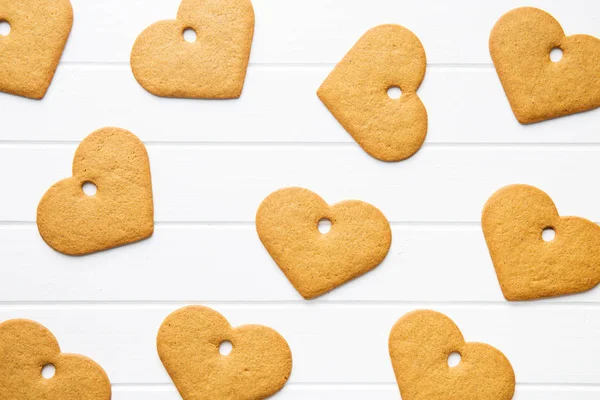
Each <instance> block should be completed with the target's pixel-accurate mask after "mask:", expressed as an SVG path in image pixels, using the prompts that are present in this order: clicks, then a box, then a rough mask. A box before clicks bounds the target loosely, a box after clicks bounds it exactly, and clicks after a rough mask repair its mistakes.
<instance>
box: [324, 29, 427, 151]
mask: <svg viewBox="0 0 600 400" xmlns="http://www.w3.org/2000/svg"><path fill="white" fill-rule="evenodd" d="M426 65H427V61H426V57H425V50H424V49H423V46H422V45H421V42H420V41H419V39H418V38H417V37H416V36H415V35H414V34H413V33H412V32H411V31H409V30H408V29H406V28H404V27H402V26H399V25H380V26H377V27H375V28H373V29H371V30H369V31H368V32H367V33H365V34H364V35H363V36H362V37H361V38H360V39H359V40H358V42H357V43H356V44H355V45H354V47H352V49H350V51H349V52H348V53H347V54H346V56H345V57H344V58H343V59H342V61H340V63H339V64H338V65H337V66H336V67H335V69H334V70H333V71H332V72H331V74H329V76H328V77H327V79H325V81H324V82H323V84H322V85H321V87H320V88H319V90H318V91H317V95H318V96H319V98H320V99H321V101H322V102H323V104H325V106H326V107H327V108H328V109H329V111H330V112H331V113H332V114H333V116H334V117H335V118H336V119H337V120H338V121H339V123H340V124H341V125H342V126H343V127H344V129H346V131H348V133H350V135H352V137H353V138H354V140H356V142H357V143H358V144H359V145H360V146H361V147H362V148H363V149H364V150H365V151H366V152H367V153H368V154H370V155H371V156H373V157H375V158H377V159H379V160H382V161H401V160H404V159H406V158H408V157H410V156H412V155H413V154H415V153H416V152H417V151H418V150H419V149H420V148H421V145H422V144H423V142H424V141H425V136H426V135H427V110H426V109H425V106H424V105H423V103H422V102H421V99H419V96H418V95H417V93H416V92H417V89H418V88H419V86H420V85H421V82H423V78H424V76H425V68H426ZM390 88H399V89H400V90H401V91H402V95H401V96H400V98H398V99H395V98H390V96H389V95H388V90H389V89H390Z"/></svg>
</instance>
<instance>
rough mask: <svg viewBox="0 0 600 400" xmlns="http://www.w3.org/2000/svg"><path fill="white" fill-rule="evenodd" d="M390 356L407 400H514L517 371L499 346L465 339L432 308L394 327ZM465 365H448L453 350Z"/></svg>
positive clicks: (401, 390)
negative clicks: (499, 349) (515, 371)
mask: <svg viewBox="0 0 600 400" xmlns="http://www.w3.org/2000/svg"><path fill="white" fill-rule="evenodd" d="M389 348H390V357H391V358H392V365H393V367H394V372H395V374H396V380H397V381H398V387H399V388H400V394H401V396H402V400H432V399H435V400H457V399H461V400H510V399H512V397H513V394H514V392H515V373H514V371H513V368H512V366H511V365H510V362H509V361H508V359H507V358H506V357H505V356H504V354H502V353H501V352H500V351H498V350H497V349H495V348H494V347H492V346H490V345H487V344H484V343H475V342H469V343H467V342H465V340H464V338H463V336H462V333H461V332H460V330H459V329H458V327H457V326H456V325H455V324H454V322H452V320H451V319H450V318H448V317H446V316H445V315H443V314H440V313H438V312H435V311H430V310H418V311H413V312H410V313H408V314H406V315H404V316H403V317H402V318H400V319H399V320H398V322H396V324H395V325H394V327H393V328H392V332H391V333H390V339H389ZM452 353H458V354H460V357H461V360H460V363H459V364H458V365H456V366H454V367H451V366H449V365H448V358H449V356H450V354H452Z"/></svg>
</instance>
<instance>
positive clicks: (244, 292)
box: [0, 0, 600, 400]
mask: <svg viewBox="0 0 600 400" xmlns="http://www.w3.org/2000/svg"><path fill="white" fill-rule="evenodd" d="M72 3H73V8H74V11H75V24H74V28H73V32H72V34H71V37H70V39H69V42H68V45H67V49H66V51H65V53H64V56H63V59H62V62H61V64H60V65H59V69H58V72H57V74H56V77H55V80H54V82H53V84H52V86H51V87H50V90H49V92H48V95H47V96H46V98H45V99H44V100H43V101H32V100H27V99H22V98H18V97H14V96H9V95H5V94H0V171H2V172H1V173H0V187H1V188H2V196H0V243H2V244H1V245H0V246H1V247H0V250H1V251H0V268H1V270H2V272H3V273H2V279H0V320H5V319H8V318H15V317H24V318H32V319H35V320H37V321H39V322H41V323H43V324H45V325H46V326H47V327H48V328H50V329H51V330H52V331H53V332H54V333H55V334H56V336H57V337H58V339H59V342H60V344H61V346H62V348H63V350H64V351H67V352H78V353H82V354H86V355H88V356H90V357H92V358H94V359H95V360H97V361H98V362H99V363H100V364H101V365H102V366H103V367H104V368H105V370H106V371H107V373H108V374H109V376H110V378H111V381H112V382H113V384H114V399H115V400H142V399H144V400H176V399H178V398H179V396H178V394H177V392H176V391H175V390H174V388H173V386H172V384H171V383H170V381H169V379H168V376H167V375H166V373H165V372H164V370H163V368H162V366H161V364H160V361H159V360H158V357H157V355H156V351H155V343H154V342H155V335H156V331H157V329H158V326H159V325H160V323H161V321H162V320H163V318H164V317H166V316H167V315H168V313H169V312H170V311H172V310H174V309H176V308H178V307H181V306H184V305H187V304H205V305H208V306H211V307H214V308H216V309H217V310H219V311H221V312H223V313H224V315H225V316H226V317H227V318H228V319H229V320H230V321H231V322H232V323H233V324H235V325H237V324H245V323H263V324H266V325H269V326H272V327H273V328H275V329H277V330H278V331H279V332H280V333H281V334H282V335H284V336H285V337H286V339H287V340H288V341H289V343H290V346H291V348H292V351H293V357H294V370H293V374H292V377H291V379H290V383H289V384H288V385H287V386H286V387H285V388H284V390H283V391H282V392H280V393H279V394H278V395H276V396H275V398H277V399H281V400H300V399H306V398H311V399H318V400H320V399H332V400H338V399H340V400H341V399H344V400H355V399H356V400H358V399H383V400H388V399H389V400H391V399H399V398H400V396H399V394H398V391H397V387H396V385H395V382H394V378H393V371H392V368H391V363H390V361H389V356H388V353H387V337H388V334H389V331H390V329H391V327H392V325H393V323H394V322H395V321H396V320H397V319H398V318H399V317H401V316H402V315H403V314H404V313H405V312H408V311H411V310H413V309H416V308H433V309H436V310H439V311H442V312H445V313H447V314H448V315H449V316H450V317H451V318H453V319H454V320H455V322H456V323H457V324H458V325H459V326H460V328H461V329H462V331H463V333H464V335H465V337H466V339H467V340H472V341H482V342H487V343H490V344H492V345H494V346H496V347H498V348H499V349H500V350H502V351H503V352H504V353H505V354H506V355H507V356H508V357H509V359H510V360H511V362H512V363H513V366H514V368H515V371H516V374H517V380H518V386H517V394H516V396H515V399H516V400H592V399H594V400H595V399H598V398H600V340H599V338H600V305H599V304H598V302H600V289H598V288H596V289H594V290H592V291H590V292H587V293H584V294H581V295H576V296H568V297H563V298H558V299H551V300H544V301H538V302H527V303H508V302H506V301H504V300H503V297H502V294H501V292H500V289H499V287H498V283H497V281H496V278H495V274H494V271H493V267H492V265H491V261H490V259H489V254H488V252H487V249H486V247H485V241H484V240H483V235H482V233H481V229H480V226H479V217H480V213H481V209H482V207H483V204H484V203H485V201H486V200H487V198H488V197H489V196H490V195H491V194H492V193H493V192H494V191H495V190H496V189H498V188H500V187H501V186H503V185H505V184H510V183H529V184H533V185H536V186H538V187H540V188H541V189H543V190H545V191H547V192H548V194H550V196H551V197H553V199H554V200H555V202H556V204H557V206H558V208H559V211H560V212H561V214H563V215H580V216H584V217H587V218H589V219H592V220H594V221H600V207H598V204H600V191H599V190H598V185H597V184H596V182H595V179H594V177H595V174H596V172H597V171H598V170H600V145H599V144H600V131H599V127H600V111H598V110H596V111H592V112H588V113H584V114H579V115H575V116H570V117H567V118H562V119H559V120H555V121H548V122H544V123H540V124H536V125H533V126H521V125H519V124H518V123H517V121H516V120H515V119H514V117H513V116H512V113H511V111H510V108H509V106H508V102H507V101H506V98H505V97H504V94H503V91H502V88H501V87H500V84H499V82H498V78H497V76H496V74H495V71H494V68H493V66H492V65H491V60H490V57H489V54H488V50H487V41H488V35H489V31H490V29H491V28H492V26H493V24H494V23H495V21H496V20H497V19H498V18H499V17H500V16H501V15H502V14H503V13H504V12H506V11H508V10H510V9H511V8H513V7H517V6H521V5H525V4H524V3H522V2H520V1H516V0H503V1H480V0H455V1H445V0H422V1H407V0H370V1H368V2H366V1H359V0H352V1H349V0H305V1H292V0H254V1H253V3H254V7H255V11H256V24H257V25H256V35H255V38H254V44H253V48H252V56H251V66H250V68H249V71H248V77H247V82H246V86H245V89H244V93H243V95H242V97H241V98H240V99H239V100H233V101H198V100H173V99H161V98H157V97H153V96H152V95H150V94H148V93H146V92H145V91H144V90H143V89H142V88H141V87H139V85H137V83H136V82H135V79H134V78H133V76H132V74H131V72H130V70H129V66H128V59H129V51H130V49H131V45H132V44H133V41H134V40H135V38H136V36H137V35H138V34H139V33H140V32H141V31H142V30H143V29H144V28H145V27H146V26H147V25H149V24H150V23H152V22H154V21H156V20H159V19H166V18H173V17H174V16H175V14H176V11H177V7H178V4H179V0H103V1H96V2H91V1H87V0H72ZM527 5H534V6H538V7H541V8H544V9H546V10H547V11H549V12H551V13H552V14H553V15H554V16H555V17H556V18H557V19H558V20H559V21H560V22H561V23H562V25H563V27H564V29H565V31H566V32H567V34H572V33H587V34H591V35H595V36H600V3H599V2H596V1H590V0H571V1H569V2H565V1H562V0H537V1H533V0H532V1H529V2H528V3H527ZM390 22H393V23H399V24H402V25H404V26H406V27H408V28H410V29H411V30H413V32H415V33H416V34H417V35H418V36H419V37H420V39H421V40H422V42H423V45H424V47H425V50H426V52H427V57H428V61H429V65H428V70H427V75H426V78H425V81H424V83H423V86H422V88H421V89H420V91H419V95H420V96H421V98H422V99H423V101H424V103H425V105H426V107H427V109H428V113H429V122H430V129H429V134H428V137H427V141H426V144H425V145H424V147H423V149H422V150H421V151H420V152H419V153H417V155H416V156H415V157H413V158H411V159H410V160H408V161H405V162H402V163H397V164H384V163H381V162H378V161H375V160H374V159H372V158H370V157H369V156H367V155H366V154H365V153H364V152H363V151H362V150H361V149H360V148H359V147H358V146H357V145H356V144H355V143H354V142H353V141H352V139H351V137H350V136H349V135H348V134H347V133H346V132H345V131H344V130H343V129H342V128H341V127H340V126H339V125H338V124H337V122H336V121H335V119H334V118H333V117H332V116H331V115H330V114H329V112H328V111H327V110H326V109H325V107H324V106H323V105H322V104H321V103H320V102H319V100H318V98H317V97H316V94H315V92H316V89H317V88H318V86H319V85H320V83H321V81H322V80H323V79H324V78H325V77H326V76H327V74H328V72H329V71H330V70H331V68H333V66H334V65H335V63H336V62H337V61H339V59H341V57H342V56H343V55H344V54H345V53H346V51H347V50H348V49H349V48H350V47H351V46H352V44H353V43H354V42H355V41H356V40H357V39H358V38H359V37H360V35H362V34H363V33H364V31H366V30H367V29H369V28H371V27H373V26H375V25H378V24H381V23H390ZM111 125H112V126H120V127H123V128H127V129H130V130H131V131H132V132H134V133H135V134H136V135H138V136H139V137H140V138H141V139H142V140H144V141H145V142H146V143H147V147H148V151H149V154H150V160H151V168H152V175H153V185H154V195H155V207H156V220H157V226H156V232H155V235H154V236H153V237H152V238H151V239H150V240H147V241H144V242H141V243H139V244H135V245H131V246H126V247H123V248H119V249H114V250H111V251H107V252H103V253H100V254H95V255H91V256H88V257H80V258H72V257H66V256H63V255H60V254H57V253H56V252H54V251H53V250H51V249H50V248H48V247H47V246H46V245H45V243H44V242H43V241H42V240H41V239H40V237H39V234H38V233H37V229H36V226H35V210H36V207H37V202H38V201H39V198H40V197H41V196H42V194H43V193H44V192H45V190H46V189H47V188H48V187H49V186H50V185H51V184H52V183H53V182H55V181H57V180H59V179H61V178H64V177H67V176H69V175H70V168H71V160H72V157H73V152H74V150H75V148H76V147H77V144H78V143H79V141H80V140H81V139H83V138H84V137H85V136H86V135H87V134H89V133H90V132H91V131H93V130H95V129H97V128H101V127H103V126H111ZM289 185H299V186H305V187H307V188H310V189H311V190H314V191H316V192H317V193H319V194H321V195H322V196H323V197H324V198H325V199H326V200H327V201H329V202H336V201H340V200H343V199H348V198H355V199H361V200H365V201H368V202H371V203H372V204H374V205H376V206H377V207H379V208H380V209H381V210H382V211H383V212H384V213H385V214H386V215H387V216H388V218H389V219H390V221H391V222H392V226H393V243H392V248H391V251H390V254H389V256H388V258H387V259H386V260H385V262H384V263H383V264H382V265H381V266H380V267H379V268H377V269H376V270H374V271H373V272H371V273H369V274H367V275H366V276H364V277H362V278H360V279H358V280H356V281H353V282H351V283H350V284H348V285H345V286H344V287H342V288H340V289H338V290H336V291H334V292H332V293H330V294H329V295H326V296H324V297H322V298H319V299H318V300H316V301H312V302H306V301H304V300H301V298H300V296H299V295H298V294H297V293H296V292H295V290H294V289H293V288H292V287H291V285H290V284H289V283H288V282H287V280H286V279H285V277H284V276H283V275H282V273H281V272H280V271H279V269H278V268H277V267H276V266H275V265H274V263H273V261H272V260H271V259H270V257H269V256H268V254H267V253H266V252H265V250H264V249H263V247H262V246H261V244H260V241H259V240H258V238H257V236H256V234H255V232H254V223H253V220H254V213H255V211H256V208H257V207H258V204H259V203H260V201H261V200H262V199H263V198H264V197H265V196H267V195H268V194H269V193H270V192H271V191H273V190H275V189H278V188H281V187H285V186H289Z"/></svg>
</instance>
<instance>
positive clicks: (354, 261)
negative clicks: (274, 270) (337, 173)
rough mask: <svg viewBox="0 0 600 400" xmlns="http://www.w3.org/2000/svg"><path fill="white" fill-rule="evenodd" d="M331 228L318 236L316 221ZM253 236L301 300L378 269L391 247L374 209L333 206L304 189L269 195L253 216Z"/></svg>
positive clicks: (359, 203)
mask: <svg viewBox="0 0 600 400" xmlns="http://www.w3.org/2000/svg"><path fill="white" fill-rule="evenodd" d="M321 220H329V221H330V222H331V229H330V230H329V232H327V233H326V234H323V233H321V232H320V231H319V229H318V226H319V221H321ZM256 231H257V232H258V236H259V238H260V240H261V242H262V243H263V245H264V246H265V248H266V249H267V251H268V252H269V254H270V255H271V257H272V258H273V260H274V261H275V262H276V263H277V265H278V266H279V268H280V269H281V270H282V271H283V273H284V274H285V275H286V276H287V278H288V279H289V281H290V282H291V283H292V285H293V286H294V287H295V288H296V290H298V292H299V293H300V294H301V295H302V296H303V297H304V298H306V299H312V298H315V297H318V296H321V295H323V294H325V293H327V292H329V291H330V290H332V289H334V288H336V287H338V286H340V285H342V284H344V283H346V282H348V281H350V280H351V279H354V278H356V277H358V276H360V275H363V274H364V273H366V272H368V271H370V270H372V269H374V268H375V267H377V266H378V265H379V264H380V263H381V262H382V261H383V260H384V258H385V257H386V255H387V253H388V251H389V249H390V246H391V243H392V231H391V229H390V224H389V222H388V221H387V219H386V218H385V216H384V215H383V213H382V212H381V211H379V210H378V209H377V208H375V207H374V206H372V205H370V204H368V203H365V202H362V201H357V200H347V201H342V202H340V203H337V204H335V205H333V206H330V205H328V204H327V203H326V202H325V201H324V200H323V199H322V198H321V197H319V196H318V195H317V194H315V193H313V192H311V191H310V190H307V189H303V188H297V187H293V188H286V189H280V190H278V191H276V192H274V193H272V194H270V195H269V196H268V197H267V198H266V199H265V200H263V202H262V204H261V205H260V207H259V208H258V211H257V213H256Z"/></svg>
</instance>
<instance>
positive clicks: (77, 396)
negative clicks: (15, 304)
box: [0, 319, 111, 400]
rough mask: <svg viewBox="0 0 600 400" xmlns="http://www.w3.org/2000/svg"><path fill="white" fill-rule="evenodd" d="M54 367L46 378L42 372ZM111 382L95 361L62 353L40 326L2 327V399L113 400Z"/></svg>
mask: <svg viewBox="0 0 600 400" xmlns="http://www.w3.org/2000/svg"><path fill="white" fill-rule="evenodd" d="M46 365H53V366H54V367H55V373H54V376H52V377H50V378H45V377H44V376H43V375H42V369H43V367H44V366H46ZM110 398H111V387H110V381H109V380H108V377H107V376H106V373H105V372H104V370H103V369H102V368H101V367H100V366H99V365H98V364H96V363H95V362H94V361H92V360H90V359H89V358H87V357H84V356H80V355H77V354H65V353H61V352H60V347H59V346H58V342H57V341H56V338H55V337H54V336H53V335H52V333H51V332H50V331H49V330H48V329H46V328H45V327H43V326H42V325H40V324H38V323H37V322H33V321H29V320H24V319H13V320H9V321H6V322H3V323H2V324H0V399H6V400H9V399H10V400H30V399H44V400H110Z"/></svg>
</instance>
